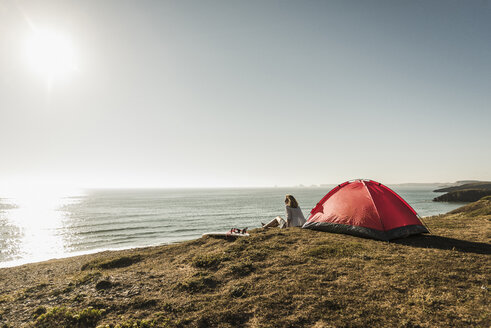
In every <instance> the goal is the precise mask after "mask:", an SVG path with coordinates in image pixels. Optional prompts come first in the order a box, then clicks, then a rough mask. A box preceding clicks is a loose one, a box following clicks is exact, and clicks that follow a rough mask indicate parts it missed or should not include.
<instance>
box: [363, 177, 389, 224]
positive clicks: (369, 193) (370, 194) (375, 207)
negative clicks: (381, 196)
mask: <svg viewBox="0 0 491 328" xmlns="http://www.w3.org/2000/svg"><path fill="white" fill-rule="evenodd" d="M361 183H363V186H364V187H365V189H366V190H367V192H368V195H369V196H370V201H371V202H372V204H373V208H374V209H375V212H377V216H378V220H379V221H380V225H381V226H382V229H384V232H386V231H387V230H385V226H384V223H383V222H382V219H381V218H380V214H379V212H378V209H377V206H376V205H375V202H374V201H373V196H372V193H371V192H370V189H368V187H367V185H366V183H365V181H363V180H361Z"/></svg>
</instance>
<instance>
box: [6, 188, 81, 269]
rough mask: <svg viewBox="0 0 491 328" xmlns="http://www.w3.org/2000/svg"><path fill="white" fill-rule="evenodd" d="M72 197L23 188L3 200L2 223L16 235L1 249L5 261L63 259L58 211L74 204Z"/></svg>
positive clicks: (61, 192)
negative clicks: (61, 257) (13, 230)
mask: <svg viewBox="0 0 491 328" xmlns="http://www.w3.org/2000/svg"><path fill="white" fill-rule="evenodd" d="M71 194H74V192H73V191H66V190H49V189H28V188H26V189H24V190H21V191H16V192H13V193H11V194H10V195H8V196H7V198H5V199H3V204H4V208H5V207H6V209H5V210H4V211H3V213H0V215H2V216H1V218H2V223H3V225H5V226H7V227H10V229H11V230H12V228H15V231H16V232H17V233H16V234H15V237H13V238H11V240H10V243H8V245H6V248H5V249H3V248H2V253H4V254H2V255H3V257H5V258H4V260H5V259H8V260H10V261H13V262H14V263H15V261H16V260H19V259H22V258H24V259H26V258H28V259H29V260H30V261H39V260H45V259H48V258H54V257H60V256H63V255H64V254H65V250H64V244H65V242H64V233H63V231H64V226H63V218H64V216H65V212H64V211H63V210H61V209H62V208H63V207H64V206H65V205H67V204H69V203H71V202H73V198H71V197H69V196H70V195H71ZM10 235H12V233H10ZM9 248H10V249H9ZM9 253H10V254H9ZM21 262H22V261H20V262H19V263H21Z"/></svg>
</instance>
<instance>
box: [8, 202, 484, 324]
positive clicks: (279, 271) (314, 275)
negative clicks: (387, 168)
mask: <svg viewBox="0 0 491 328" xmlns="http://www.w3.org/2000/svg"><path fill="white" fill-rule="evenodd" d="M490 214H491V199H488V198H485V199H483V200H481V201H479V202H477V203H473V204H470V205H467V206H466V207H463V208H460V209H458V210H456V211H454V212H453V213H449V214H447V215H442V216H436V217H431V218H427V219H425V221H426V223H427V224H428V226H429V228H430V229H431V231H432V233H433V234H431V235H421V236H413V237H410V238H407V239H401V240H397V241H393V242H390V243H388V242H382V241H376V240H370V239H362V238H357V237H353V236H348V235H339V234H330V233H325V232H319V231H312V230H302V229H299V228H291V229H285V230H279V229H270V230H259V229H258V230H255V231H253V232H252V233H251V237H250V238H244V239H239V240H237V241H233V242H231V241H226V240H219V239H211V238H201V239H197V240H193V241H189V242H184V243H180V244H175V245H168V246H159V247H152V248H146V249H134V250H125V251H117V252H103V253H98V254H93V255H85V256H78V257H72V258H68V259H60V260H52V261H48V262H42V263H36V264H28V265H24V266H20V267H15V268H8V269H0V322H2V323H4V324H5V325H6V327H10V326H11V327H95V326H100V327H367V326H371V327H387V326H392V327H396V326H397V327H436V326H440V327H442V326H452V327H465V326H472V327H489V326H490V324H491V319H490V308H489V303H490V302H489V293H490V292H489V289H490V288H491V283H490V279H491V277H490V272H489V263H490V254H491V245H490V244H489V242H490V238H491V215H490Z"/></svg>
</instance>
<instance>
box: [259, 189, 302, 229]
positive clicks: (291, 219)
mask: <svg viewBox="0 0 491 328" xmlns="http://www.w3.org/2000/svg"><path fill="white" fill-rule="evenodd" d="M285 207H286V220H285V219H283V218H282V217H281V216H277V217H275V218H274V219H273V220H271V221H270V222H268V223H266V224H264V223H262V222H261V224H262V226H263V228H272V227H280V228H286V227H301V226H303V224H304V223H305V217H304V216H303V213H302V210H301V209H300V206H298V202H297V200H296V199H295V197H293V196H292V195H286V196H285Z"/></svg>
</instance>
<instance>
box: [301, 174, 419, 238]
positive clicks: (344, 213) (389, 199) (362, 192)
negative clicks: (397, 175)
mask: <svg viewBox="0 0 491 328" xmlns="http://www.w3.org/2000/svg"><path fill="white" fill-rule="evenodd" d="M303 228H308V229H314V230H321V231H328V232H336V233H346V234H350V235H355V236H360V237H368V238H374V239H380V240H391V239H395V238H402V237H407V236H409V235H414V234H419V233H426V232H428V230H427V229H426V227H425V226H424V225H423V224H422V223H421V221H420V220H419V218H418V214H417V213H416V212H415V211H414V210H413V208H412V207H411V206H409V204H408V203H407V202H406V201H404V199H402V198H401V197H400V196H399V195H398V194H396V193H395V192H394V191H392V190H391V189H390V188H388V187H386V186H384V185H383V184H381V183H379V182H376V181H372V180H354V181H347V182H345V183H343V184H340V185H338V186H337V187H335V188H333V189H332V190H331V191H330V192H329V193H328V194H327V195H325V196H324V197H323V198H322V199H321V200H320V201H319V203H317V205H316V206H315V207H314V208H313V209H312V211H311V212H310V216H309V218H308V220H307V222H306V223H305V224H304V225H303Z"/></svg>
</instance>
